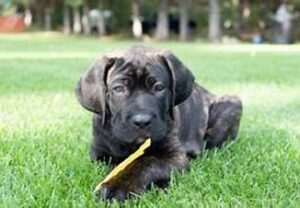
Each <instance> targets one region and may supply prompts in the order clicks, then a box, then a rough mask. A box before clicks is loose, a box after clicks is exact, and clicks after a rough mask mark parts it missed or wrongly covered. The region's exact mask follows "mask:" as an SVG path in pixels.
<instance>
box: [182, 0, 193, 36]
mask: <svg viewBox="0 0 300 208" xmlns="http://www.w3.org/2000/svg"><path fill="white" fill-rule="evenodd" d="M190 3H191V1H190V0H180V2H179V7H180V9H179V13H180V17H179V18H180V20H179V21H180V22H179V24H180V25H179V39H180V40H181V41H186V40H188V38H189V6H190Z"/></svg>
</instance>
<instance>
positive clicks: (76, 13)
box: [67, 0, 82, 34]
mask: <svg viewBox="0 0 300 208" xmlns="http://www.w3.org/2000/svg"><path fill="white" fill-rule="evenodd" d="M67 4H68V5H70V6H71V7H72V10H73V32H74V33H75V34H79V33H80V32H81V21H80V18H81V16H80V6H81V5H82V0H67Z"/></svg>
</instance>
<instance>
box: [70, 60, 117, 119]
mask: <svg viewBox="0 0 300 208" xmlns="http://www.w3.org/2000/svg"><path fill="white" fill-rule="evenodd" d="M114 63H115V59H114V58H108V57H102V58H101V59H99V60H97V61H95V62H94V63H93V64H92V65H91V66H90V68H89V70H88V71H87V73H86V74H84V75H83V76H82V77H81V78H80V80H79V82H78V84H77V87H76V89H75V92H76V97H77V99H78V101H79V103H80V104H81V105H82V106H83V107H84V108H86V109H87V110H89V111H92V112H94V113H97V114H99V115H101V116H102V119H103V120H102V121H103V123H104V121H105V115H104V114H105V110H106V102H105V96H106V95H105V94H106V76H107V73H108V70H109V69H110V68H111V67H112V66H113V64H114Z"/></svg>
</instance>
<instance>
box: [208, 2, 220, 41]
mask: <svg viewBox="0 0 300 208" xmlns="http://www.w3.org/2000/svg"><path fill="white" fill-rule="evenodd" d="M208 30H209V31H208V39H209V40H210V41H211V42H220V40H221V28H220V0H209V28H208Z"/></svg>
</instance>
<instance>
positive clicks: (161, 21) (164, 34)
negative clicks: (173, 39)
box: [155, 0, 169, 40]
mask: <svg viewBox="0 0 300 208" xmlns="http://www.w3.org/2000/svg"><path fill="white" fill-rule="evenodd" d="M155 38H156V39H158V40H166V39H168V38H169V0H161V1H160V4H159V9H158V17H157V21H156V34H155Z"/></svg>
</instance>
